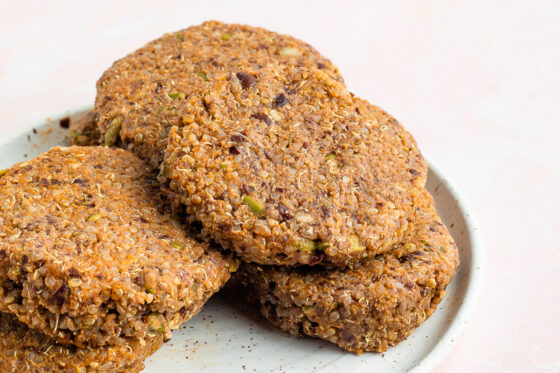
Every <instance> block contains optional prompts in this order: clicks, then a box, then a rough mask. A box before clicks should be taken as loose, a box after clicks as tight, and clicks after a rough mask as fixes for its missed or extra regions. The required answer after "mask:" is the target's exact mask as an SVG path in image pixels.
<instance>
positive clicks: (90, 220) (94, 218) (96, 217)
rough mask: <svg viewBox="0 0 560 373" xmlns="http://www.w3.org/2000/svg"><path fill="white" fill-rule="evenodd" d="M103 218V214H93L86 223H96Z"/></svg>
mask: <svg viewBox="0 0 560 373" xmlns="http://www.w3.org/2000/svg"><path fill="white" fill-rule="evenodd" d="M101 218H102V216H101V214H91V215H90V216H88V218H87V219H86V221H87V222H88V223H95V222H96V221H98V220H99V219H101Z"/></svg>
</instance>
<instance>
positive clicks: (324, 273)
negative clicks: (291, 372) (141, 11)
mask: <svg viewBox="0 0 560 373" xmlns="http://www.w3.org/2000/svg"><path fill="white" fill-rule="evenodd" d="M71 135H72V138H73V142H74V144H75V146H72V147H69V148H60V147H58V148H54V149H52V150H50V151H49V152H47V153H44V154H43V155H41V156H40V157H38V158H36V159H33V160H31V161H28V162H24V163H20V164H18V165H15V166H14V167H12V168H11V169H10V170H7V171H6V172H3V173H2V177H1V178H0V193H1V194H2V196H3V198H2V200H1V202H0V223H2V224H1V228H0V318H2V328H0V335H1V336H2V340H3V341H4V342H3V343H2V344H0V348H1V349H2V350H1V351H0V352H1V353H0V367H2V368H3V371H20V370H23V369H26V370H32V371H52V370H57V369H58V370H62V371H88V372H89V371H97V370H112V371H119V372H128V371H138V370H140V369H141V368H142V366H143V365H142V361H143V360H144V359H145V358H146V357H147V356H149V354H151V353H152V352H153V351H155V350H156V349H157V348H158V347H159V346H160V345H161V344H162V343H163V342H164V341H166V340H168V339H169V338H170V337H171V330H173V329H176V328H177V327H178V326H179V325H180V324H181V323H183V322H185V321H187V320H188V319H190V318H191V317H192V316H193V315H194V314H196V313H197V312H198V311H199V310H200V309H201V308H202V306H203V305H204V303H205V302H206V301H207V300H208V299H209V297H210V296H212V294H214V293H215V292H216V291H218V290H219V289H220V288H222V287H223V286H224V285H225V283H226V282H227V281H228V280H229V278H230V274H232V273H234V274H233V281H232V282H233V283H234V284H235V285H237V286H232V287H231V288H230V289H232V290H231V291H238V290H239V289H241V291H242V292H243V293H244V294H246V295H247V298H248V301H250V302H252V303H254V304H256V305H257V306H258V307H260V310H261V313H262V315H263V316H264V317H265V318H266V319H267V320H269V321H270V322H271V323H272V324H274V325H276V326H278V327H279V328H280V329H282V330H284V331H287V332H290V333H293V334H303V335H309V336H314V337H319V338H323V339H326V340H328V341H330V342H333V343H336V344H337V345H339V346H340V347H342V348H344V349H346V350H349V351H355V352H362V351H384V350H386V349H387V348H388V347H389V346H392V345H395V344H397V343H398V342H400V341H401V340H403V339H404V338H406V337H407V336H408V335H409V334H410V333H412V331H413V330H414V329H415V328H416V327H417V326H418V325H420V324H421V323H422V322H423V321H424V320H425V319H426V318H427V317H429V316H430V315H431V314H432V313H433V311H434V310H435V308H436V306H437V304H438V303H439V301H440V300H441V299H442V298H443V297H444V294H445V287H446V286H447V285H448V284H449V283H450V282H451V280H452V278H453V275H454V273H455V271H456V269H457V266H458V264H459V257H458V251H457V248H456V246H455V243H454V242H453V239H452V238H451V236H450V235H449V233H448V231H447V230H446V228H445V226H444V225H443V224H442V223H441V221H440V219H439V217H438V216H437V214H436V211H435V205H434V202H433V199H432V197H431V196H430V195H429V193H428V192H427V191H426V190H425V188H424V187H425V183H426V178H427V165H426V163H425V161H424V159H423V157H422V155H421V153H420V151H419V149H418V146H417V144H416V142H415V140H414V138H413V137H412V136H411V135H410V134H409V133H408V132H407V131H406V130H405V129H404V128H403V127H402V125H401V124H400V123H399V122H398V121H397V120H395V119H394V118H393V117H392V116H390V115H389V114H388V113H386V112H385V111H383V110H382V109H380V108H378V107H376V106H374V105H372V104H370V103H368V102H367V101H365V100H363V99H360V98H358V97H356V96H354V95H353V94H352V93H351V92H350V91H349V90H348V89H347V87H346V86H345V85H344V80H343V79H342V77H341V76H340V74H339V72H338V70H337V68H336V67H335V66H334V65H333V64H332V63H331V62H330V61H329V60H328V59H326V58H325V57H323V56H321V55H320V54H319V53H318V52H317V51H316V50H315V49H313V48H312V47H311V46H309V45H308V44H306V43H304V42H302V41H299V40H297V39H294V38H292V37H290V36H284V35H279V34H276V33H273V32H270V31H267V30H264V29H260V28H253V27H248V26H241V25H228V24H223V23H219V22H206V23H203V24H202V25H199V26H194V27H190V28H188V29H185V30H182V31H179V32H176V33H171V34H166V35H164V36H162V37H161V38H159V39H156V40H154V41H152V42H150V43H148V44H146V45H145V46H144V47H142V48H140V49H138V50H137V51H135V52H133V53H131V54H129V55H128V56H126V57H124V58H122V59H120V60H118V61H116V62H115V63H114V64H113V66H112V67H110V68H109V69H108V70H107V71H106V72H105V73H104V74H103V76H102V77H101V78H100V80H99V81H98V83H97V97H96V102H95V107H94V109H93V111H92V112H91V113H88V114H87V115H86V116H84V117H83V118H82V119H80V120H79V121H77V122H75V123H72V126H71ZM237 258H239V259H241V261H242V263H241V265H239V259H237ZM53 346H54V347H53ZM53 348H54V349H53ZM49 354H50V355H49ZM47 356H51V357H52V356H54V357H55V358H54V359H52V358H47Z"/></svg>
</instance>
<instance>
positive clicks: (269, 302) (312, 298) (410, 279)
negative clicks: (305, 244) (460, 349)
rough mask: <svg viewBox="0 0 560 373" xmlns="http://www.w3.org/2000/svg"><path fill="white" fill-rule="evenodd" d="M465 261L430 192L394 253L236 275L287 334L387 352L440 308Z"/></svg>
mask: <svg viewBox="0 0 560 373" xmlns="http://www.w3.org/2000/svg"><path fill="white" fill-rule="evenodd" d="M458 264H459V253H458V251H457V247H456V245H455V243H454V241H453V238H452V237H451V236H450V235H449V232H448V231H447V229H446V228H445V226H444V225H443V224H442V223H441V221H440V219H439V217H438V216H437V214H436V211H435V207H434V204H433V200H432V199H431V196H429V195H427V196H426V198H424V200H423V201H422V202H421V203H420V205H418V206H417V207H416V208H415V215H414V216H413V219H412V221H411V223H410V224H409V229H408V232H407V233H406V237H405V239H404V241H403V242H402V243H401V244H399V245H398V246H397V247H395V248H394V249H393V250H391V251H390V252H389V253H387V254H382V255H378V256H376V257H375V258H373V259H370V260H368V261H366V262H364V263H362V264H356V265H355V266H354V268H351V269H345V270H336V271H332V270H327V269H320V268H318V267H299V268H287V267H274V266H258V265H255V264H243V265H242V266H241V268H240V269H239V272H238V273H237V274H236V279H237V281H238V282H240V283H241V284H242V285H244V286H245V287H247V290H248V293H249V298H250V299H251V300H252V301H256V303H257V304H259V305H260V310H261V313H262V315H263V316H264V317H265V318H266V319H267V320H269V321H270V322H271V323H272V324H274V325H276V326H278V327H279V328H280V329H282V330H284V331H286V332H289V333H292V334H301V335H308V336H313V337H318V338H322V339H325V340H327V341H329V342H332V343H335V344H337V345H338V346H340V347H342V348H343V349H346V350H349V351H355V352H362V351H385V350H386V349H387V348H388V347H389V346H394V345H396V344H397V343H399V342H400V341H402V340H403V339H405V338H406V337H407V336H408V335H410V334H411V333H412V332H413V331H414V329H415V328H416V327H418V326H419V325H420V324H421V323H422V322H424V321H425V320H426V319H427V318H428V317H429V316H430V315H431V314H432V313H433V312H434V310H435V309H436V306H437V304H438V303H439V302H440V301H441V300H442V299H443V297H444V295H445V288H446V286H447V285H448V284H449V283H450V282H451V280H452V278H453V276H454V274H455V271H456V269H457V266H458Z"/></svg>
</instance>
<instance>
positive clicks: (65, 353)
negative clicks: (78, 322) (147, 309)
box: [0, 313, 163, 373]
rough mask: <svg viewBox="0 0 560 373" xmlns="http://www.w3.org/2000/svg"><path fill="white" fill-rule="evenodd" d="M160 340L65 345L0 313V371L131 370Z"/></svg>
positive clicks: (77, 372) (67, 372)
mask: <svg viewBox="0 0 560 373" xmlns="http://www.w3.org/2000/svg"><path fill="white" fill-rule="evenodd" d="M162 342H163V336H159V337H157V338H154V339H152V340H151V341H150V342H149V343H145V342H144V343H141V342H140V340H137V339H126V340H125V341H124V343H123V344H120V345H118V346H105V347H95V348H78V347H74V346H66V345H61V344H58V343H57V342H56V341H55V340H53V339H52V338H50V337H47V336H45V335H44V334H42V333H40V332H38V331H36V330H33V329H29V327H27V325H25V324H23V323H21V322H19V321H18V320H17V318H16V317H15V316H12V315H9V314H6V313H0V371H1V372H3V373H10V372H13V373H20V372H29V373H42V372H60V373H82V372H83V373H85V372H88V373H89V372H91V373H93V372H118V373H134V372H139V371H141V370H142V369H143V368H144V364H143V361H144V359H146V358H147V357H148V356H150V355H151V354H152V353H153V352H154V351H155V350H157V349H158V348H159V347H160V346H161V344H162Z"/></svg>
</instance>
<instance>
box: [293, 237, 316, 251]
mask: <svg viewBox="0 0 560 373" xmlns="http://www.w3.org/2000/svg"><path fill="white" fill-rule="evenodd" d="M316 248H317V242H315V241H311V240H300V241H299V242H297V243H296V249H298V250H301V251H313V250H315V249H316Z"/></svg>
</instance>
